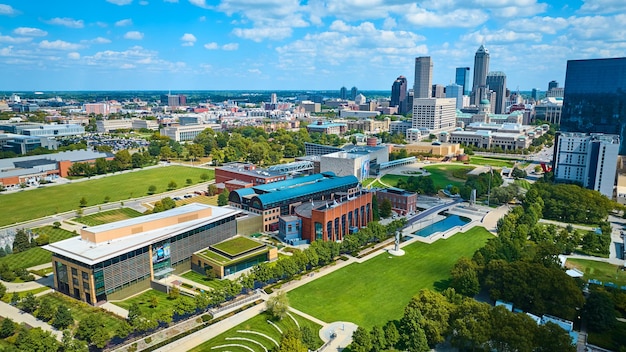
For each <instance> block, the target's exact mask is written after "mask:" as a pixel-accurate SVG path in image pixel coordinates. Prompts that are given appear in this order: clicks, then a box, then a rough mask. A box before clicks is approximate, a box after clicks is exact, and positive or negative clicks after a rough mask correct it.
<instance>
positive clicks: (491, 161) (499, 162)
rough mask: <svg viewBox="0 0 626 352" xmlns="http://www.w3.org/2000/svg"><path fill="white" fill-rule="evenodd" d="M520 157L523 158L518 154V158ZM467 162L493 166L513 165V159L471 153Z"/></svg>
mask: <svg viewBox="0 0 626 352" xmlns="http://www.w3.org/2000/svg"><path fill="white" fill-rule="evenodd" d="M521 158H523V156H520V159H521ZM469 163H470V164H473V165H489V166H494V167H513V166H514V165H515V160H513V159H498V158H488V157H484V156H476V155H471V156H470V161H469Z"/></svg>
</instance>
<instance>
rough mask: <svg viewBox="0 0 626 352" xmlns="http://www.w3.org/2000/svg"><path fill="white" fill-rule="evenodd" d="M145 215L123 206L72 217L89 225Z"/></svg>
mask: <svg viewBox="0 0 626 352" xmlns="http://www.w3.org/2000/svg"><path fill="white" fill-rule="evenodd" d="M141 215H143V214H142V213H140V212H138V211H137V210H135V209H131V208H122V209H113V210H107V211H101V212H99V213H96V214H91V215H86V216H83V217H80V218H75V219H72V221H76V222H80V223H81V224H85V225H87V226H97V225H102V224H108V223H111V222H115V221H120V220H126V219H130V218H136V217H138V216H141Z"/></svg>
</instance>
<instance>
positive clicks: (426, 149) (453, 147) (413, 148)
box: [393, 142, 464, 156]
mask: <svg viewBox="0 0 626 352" xmlns="http://www.w3.org/2000/svg"><path fill="white" fill-rule="evenodd" d="M402 149H404V150H406V152H407V153H408V154H412V153H417V154H428V153H430V154H432V155H440V156H456V155H461V154H463V153H464V150H463V148H461V145H460V144H458V143H440V142H434V143H431V142H417V143H411V144H404V145H402V144H398V145H394V146H393V151H394V152H397V151H399V150H402Z"/></svg>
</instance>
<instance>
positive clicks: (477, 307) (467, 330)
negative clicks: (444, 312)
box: [450, 298, 491, 350]
mask: <svg viewBox="0 0 626 352" xmlns="http://www.w3.org/2000/svg"><path fill="white" fill-rule="evenodd" d="M490 310H491V306H489V305H488V304H486V303H482V302H478V301H476V300H474V299H468V298H466V299H464V300H463V301H462V302H461V303H460V304H459V305H458V306H457V307H456V309H455V310H454V312H453V313H452V315H451V317H450V330H451V331H452V336H451V338H450V342H451V343H452V346H454V347H457V348H459V349H461V350H463V349H464V348H468V349H472V350H474V349H477V348H478V349H480V348H481V347H483V346H484V345H486V344H487V342H489V338H490V336H491V320H490Z"/></svg>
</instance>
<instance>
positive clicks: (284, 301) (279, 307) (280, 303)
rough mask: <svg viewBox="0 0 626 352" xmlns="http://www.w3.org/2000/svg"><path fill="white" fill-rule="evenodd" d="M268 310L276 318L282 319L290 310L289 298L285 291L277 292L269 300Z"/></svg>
mask: <svg viewBox="0 0 626 352" xmlns="http://www.w3.org/2000/svg"><path fill="white" fill-rule="evenodd" d="M266 306H267V311H268V312H269V313H270V315H272V317H274V319H277V320H282V319H283V318H284V317H285V316H286V315H287V312H289V299H288V298H287V293H286V292H284V291H279V292H276V293H275V294H274V295H273V296H271V297H270V298H269V299H268V300H267V302H266Z"/></svg>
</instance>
